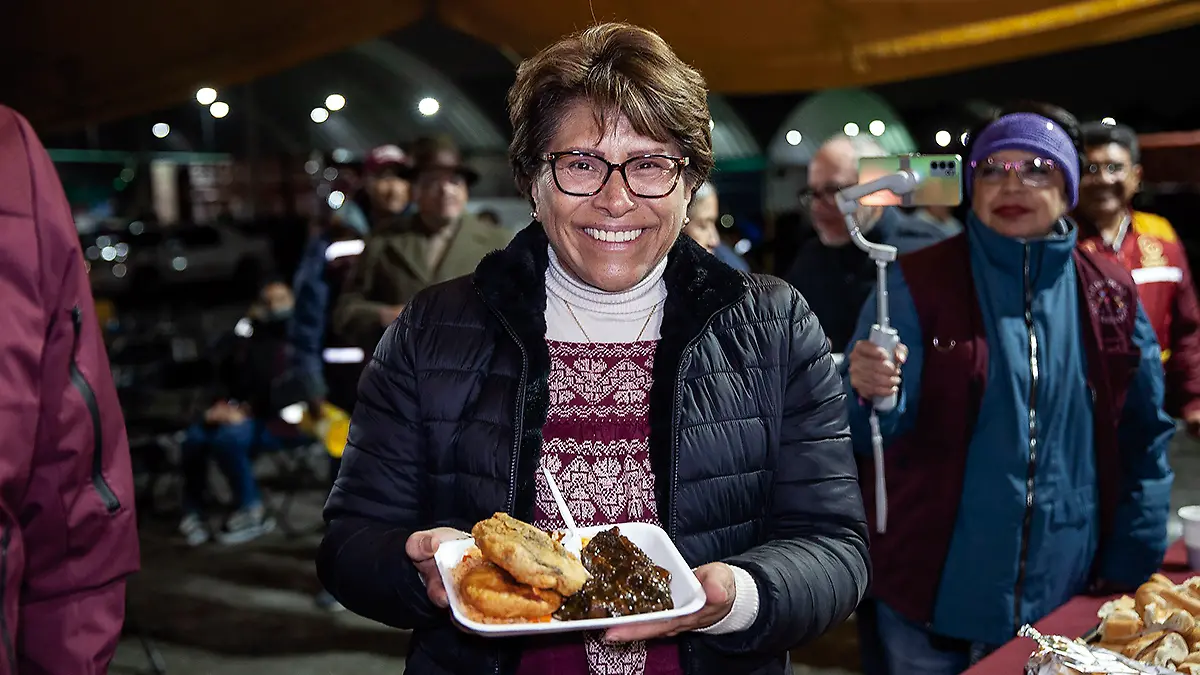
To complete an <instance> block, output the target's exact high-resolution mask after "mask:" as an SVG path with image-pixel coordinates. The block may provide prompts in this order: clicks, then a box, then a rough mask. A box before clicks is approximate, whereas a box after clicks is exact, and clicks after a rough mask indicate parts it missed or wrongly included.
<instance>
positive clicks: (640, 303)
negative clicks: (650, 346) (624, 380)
mask: <svg viewBox="0 0 1200 675" xmlns="http://www.w3.org/2000/svg"><path fill="white" fill-rule="evenodd" d="M666 269H667V261H666V259H665V258H664V259H663V261H662V262H660V263H659V264H658V265H656V266H655V267H654V269H652V270H650V274H647V275H646V278H645V279H642V280H641V281H640V282H638V284H637V285H636V286H634V287H633V288H630V289H629V290H626V291H617V292H616V293H610V292H608V291H602V290H600V289H598V288H596V287H594V286H589V285H587V284H585V283H583V282H582V281H580V280H578V279H576V278H575V277H574V276H572V275H571V273H570V272H568V271H567V269H566V268H565V267H563V264H562V261H560V260H559V259H558V256H557V255H555V254H554V249H550V266H549V267H547V268H546V339H548V340H557V341H559V342H634V341H636V340H637V337H638V332H639V331H640V332H641V333H642V336H641V339H642V340H657V339H658V338H659V334H660V330H661V328H662V309H663V302H665V301H666V299H667V286H666V284H664V283H663V279H662V276H663V271H664V270H666ZM568 305H569V306H570V309H568ZM572 312H573V313H574V317H572V316H571V314H572ZM651 312H653V313H654V315H653V316H651V315H650V314H651ZM576 319H578V320H579V323H578V324H576V322H575V321H576ZM647 320H648V321H647ZM581 325H582V327H583V328H582V330H581V329H580V326H581ZM642 326H645V327H646V329H645V330H644V331H642Z"/></svg>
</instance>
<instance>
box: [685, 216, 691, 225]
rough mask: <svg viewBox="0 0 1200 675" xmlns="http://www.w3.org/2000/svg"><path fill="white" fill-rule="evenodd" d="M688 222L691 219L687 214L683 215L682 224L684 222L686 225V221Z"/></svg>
mask: <svg viewBox="0 0 1200 675" xmlns="http://www.w3.org/2000/svg"><path fill="white" fill-rule="evenodd" d="M690 222H692V219H691V218H690V217H689V216H684V217H683V224H684V225H687V224H688V223H690Z"/></svg>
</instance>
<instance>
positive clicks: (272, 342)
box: [215, 318, 304, 419]
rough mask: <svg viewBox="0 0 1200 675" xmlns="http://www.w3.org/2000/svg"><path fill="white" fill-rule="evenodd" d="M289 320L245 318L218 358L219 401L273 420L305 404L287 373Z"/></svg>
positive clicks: (225, 342) (220, 347) (224, 341)
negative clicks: (286, 409)
mask: <svg viewBox="0 0 1200 675" xmlns="http://www.w3.org/2000/svg"><path fill="white" fill-rule="evenodd" d="M287 328H288V321H287V319H274V320H263V321H260V320H257V319H249V318H243V319H242V320H241V321H239V322H238V326H237V328H235V329H234V332H233V333H231V334H229V335H227V336H225V337H224V338H223V339H222V341H221V344H220V345H219V346H218V349H217V354H216V359H215V360H216V363H217V369H216V375H217V382H216V389H217V391H216V394H217V396H216V398H217V399H219V400H226V401H229V400H232V401H238V402H240V403H247V404H249V405H250V410H251V412H252V414H253V415H254V417H256V418H259V419H274V418H275V417H276V413H278V412H279V411H280V410H281V409H282V408H284V407H285V406H287V405H290V404H291V403H294V402H296V401H297V400H304V399H303V397H302V396H300V395H299V393H298V392H297V391H296V389H295V388H293V387H292V386H291V382H290V381H289V380H288V379H286V378H285V377H284V376H285V374H287V373H288V361H289V360H290V359H289V352H290V349H289V347H288V336H287Z"/></svg>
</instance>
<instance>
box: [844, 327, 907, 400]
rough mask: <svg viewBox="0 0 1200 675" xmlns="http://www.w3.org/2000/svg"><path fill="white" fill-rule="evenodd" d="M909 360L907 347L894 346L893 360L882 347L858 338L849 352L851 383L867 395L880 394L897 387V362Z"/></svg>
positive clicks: (894, 391) (898, 364)
mask: <svg viewBox="0 0 1200 675" xmlns="http://www.w3.org/2000/svg"><path fill="white" fill-rule="evenodd" d="M907 360H908V347H905V346H904V345H903V344H900V345H897V346H896V361H895V362H894V363H893V362H892V360H891V358H889V357H888V353H887V351H886V350H884V349H883V348H882V347H880V346H878V345H875V344H872V343H870V342H868V341H867V340H859V341H858V342H856V343H855V344H854V351H852V352H850V386H851V387H853V388H854V391H855V392H857V393H858V395H859V396H861V397H863V398H867V399H871V398H883V397H886V396H891V395H892V394H895V393H896V392H898V391H900V366H902V365H904V362H905V361H907Z"/></svg>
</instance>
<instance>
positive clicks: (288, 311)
mask: <svg viewBox="0 0 1200 675" xmlns="http://www.w3.org/2000/svg"><path fill="white" fill-rule="evenodd" d="M291 318H292V308H291V307H285V308H282V309H273V310H271V311H269V312H267V321H287V320H288V319H291Z"/></svg>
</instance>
